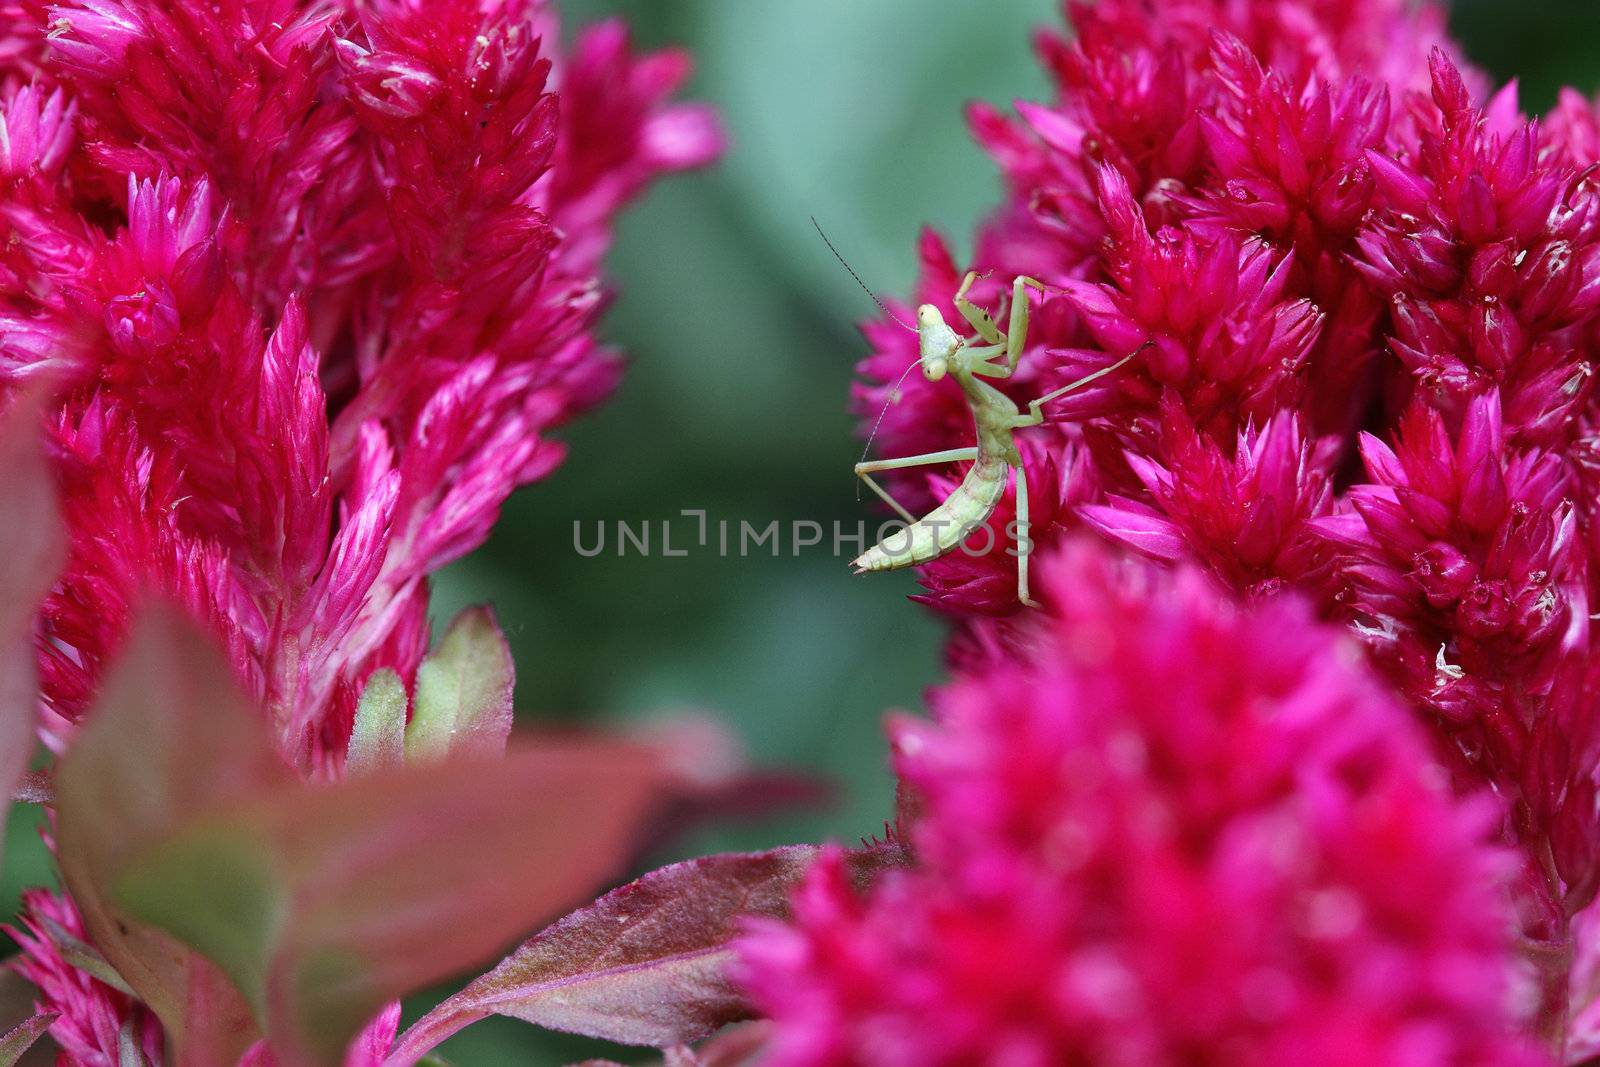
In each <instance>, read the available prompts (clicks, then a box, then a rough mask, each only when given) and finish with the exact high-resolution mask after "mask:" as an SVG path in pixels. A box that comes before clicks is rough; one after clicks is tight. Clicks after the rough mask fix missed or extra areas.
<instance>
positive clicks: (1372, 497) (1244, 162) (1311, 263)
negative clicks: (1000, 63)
mask: <svg viewBox="0 0 1600 1067" xmlns="http://www.w3.org/2000/svg"><path fill="white" fill-rule="evenodd" d="M1069 14H1070V16H1071V18H1072V19H1073V21H1074V23H1075V25H1076V29H1077V31H1078V32H1077V35H1076V37H1075V38H1074V39H1073V40H1072V41H1071V42H1070V43H1068V42H1066V41H1063V40H1060V39H1057V38H1054V37H1046V38H1044V43H1043V47H1042V52H1043V59H1044V62H1045V65H1046V67H1047V68H1048V70H1049V72H1050V73H1051V74H1052V76H1053V77H1054V78H1055V80H1056V82H1057V84H1058V87H1059V91H1060V92H1059V97H1058V99H1056V100H1055V101H1054V102H1053V103H1051V104H1050V105H1048V106H1044V105H1038V104H1028V103H1023V104H1019V105H1018V117H1017V118H1008V117H1005V116H1002V115H1001V114H1000V113H999V112H997V111H995V110H993V109H990V108H986V107H979V108H976V109H975V110H974V112H973V116H972V119H973V127H974V132H975V134H976V136H977V138H978V139H979V141H980V142H981V143H982V144H983V145H984V146H985V147H986V148H987V149H988V150H989V152H990V154H991V155H993V156H994V158H995V160H996V162H997V164H998V165H999V167H1000V170H1001V171H1002V173H1003V175H1004V177H1005V179H1006V183H1007V194H1008V195H1007V198H1006V201H1005V202H1004V203H1003V204H1002V205H1001V206H1000V207H999V208H998V209H996V210H995V211H994V213H993V214H992V215H991V217H990V219H989V221H988V222H987V223H986V224H985V225H984V227H983V228H982V230H981V231H980V233H979V235H978V241H977V251H976V254H975V257H974V260H975V261H974V263H973V264H972V267H974V268H976V269H979V270H982V271H986V272H988V276H987V278H986V279H985V281H984V282H982V283H980V285H979V286H977V287H975V290H974V292H975V294H976V298H977V299H978V300H979V302H980V303H984V304H986V305H987V306H989V307H991V308H999V309H1000V310H1002V311H1003V306H1002V305H1003V301H1004V298H1005V293H1006V283H1007V282H1008V281H1009V279H1011V278H1013V277H1015V276H1016V275H1019V274H1027V275H1031V276H1033V277H1036V278H1040V279H1042V280H1044V281H1045V282H1046V283H1048V284H1049V285H1051V286H1053V287H1056V289H1057V290H1058V291H1051V292H1046V293H1044V294H1042V295H1039V294H1030V295H1029V297H1028V299H1029V300H1030V301H1031V304H1032V309H1031V310H1032V315H1031V319H1032V322H1031V325H1030V331H1029V345H1028V350H1027V351H1026V352H1025V353H1024V355H1023V357H1022V364H1021V366H1022V370H1021V372H1020V373H1019V374H1018V375H1017V377H1016V378H1015V379H1014V380H1012V381H1008V382H1006V383H1003V384H1004V388H1005V389H1006V390H1007V391H1008V393H1010V394H1011V395H1012V396H1014V397H1015V398H1016V399H1017V400H1019V401H1026V400H1029V399H1031V398H1032V397H1035V396H1037V395H1039V394H1040V393H1042V392H1044V391H1045V390H1046V389H1048V388H1051V387H1055V386H1058V385H1061V384H1064V383H1066V382H1069V381H1072V380H1074V379H1076V378H1077V377H1079V376H1081V375H1083V374H1086V373H1088V372H1090V371H1093V370H1097V369H1100V368H1104V367H1107V366H1110V365H1111V364H1113V363H1114V362H1116V361H1118V360H1121V359H1123V358H1124V357H1126V356H1128V355H1129V354H1130V353H1132V354H1134V355H1133V359H1132V360H1131V361H1130V362H1129V363H1128V364H1127V365H1126V366H1125V367H1124V368H1123V369H1122V370H1120V371H1118V372H1117V373H1115V374H1111V375H1108V376H1106V377H1104V378H1102V379H1100V380H1099V381H1097V382H1096V383H1094V385H1093V386H1092V387H1091V388H1088V389H1084V390H1082V391H1081V392H1079V393H1077V394H1073V395H1069V396H1065V397H1062V398H1061V399H1060V400H1059V401H1057V402H1055V403H1053V404H1052V405H1051V406H1050V407H1049V408H1048V409H1047V412H1048V414H1049V415H1050V416H1051V421H1050V422H1047V424H1046V425H1045V426H1042V427H1039V428H1037V429H1031V430H1027V431H1024V433H1023V437H1024V438H1025V440H1024V441H1023V443H1022V451H1023V455H1024V456H1025V457H1026V458H1027V459H1028V461H1029V462H1030V464H1032V465H1034V466H1035V467H1039V466H1040V465H1041V464H1045V463H1047V462H1049V463H1053V466H1054V472H1053V473H1052V474H1051V475H1050V476H1049V478H1046V479H1043V480H1044V481H1045V483H1046V484H1049V483H1050V482H1053V481H1054V480H1055V479H1058V478H1060V477H1061V476H1062V475H1063V472H1067V471H1071V472H1072V476H1073V477H1074V478H1075V479H1077V481H1076V483H1075V484H1074V485H1070V486H1061V487H1060V488H1059V489H1055V490H1054V491H1053V496H1054V497H1055V498H1056V499H1059V500H1066V501H1069V502H1070V504H1071V505H1072V506H1069V507H1066V508H1062V507H1052V508H1049V509H1046V510H1042V511H1041V513H1040V514H1039V515H1038V516H1036V519H1035V528H1034V530H1033V537H1034V539H1035V540H1036V541H1038V542H1040V543H1041V544H1045V545H1049V544H1053V543H1056V542H1059V541H1060V540H1062V539H1063V538H1066V537H1069V536H1071V535H1072V534H1073V533H1074V531H1077V530H1081V529H1082V528H1083V527H1085V526H1088V527H1090V528H1092V529H1093V530H1095V531H1097V532H1098V533H1100V534H1102V535H1104V536H1106V537H1109V538H1112V539H1115V540H1118V541H1120V542H1122V543H1124V544H1126V545H1128V546H1130V547H1132V548H1134V549H1136V550H1138V551H1139V552H1141V553H1143V554H1144V555H1146V556H1148V557H1151V558H1153V559H1157V560H1161V561H1165V562H1168V563H1177V562H1179V561H1184V560H1189V561H1195V562H1198V563H1200V564H1202V565H1203V566H1205V567H1206V568H1207V569H1208V570H1209V571H1210V572H1211V573H1212V574H1214V575H1215V576H1217V577H1218V578H1220V579H1222V580H1223V581H1224V582H1225V583H1226V584H1227V585H1229V586H1230V587H1232V588H1233V589H1234V590H1236V591H1237V592H1238V593H1240V594H1243V595H1247V596H1250V597H1260V596H1262V595H1263V594H1270V593H1274V592H1276V591H1279V590H1281V589H1286V588H1298V589H1300V590H1302V591H1304V592H1306V593H1308V594H1310V595H1311V596H1312V597H1313V602H1314V604H1315V605H1316V607H1317V609H1318V610H1319V611H1320V612H1321V613H1322V614H1323V615H1324V616H1326V617H1328V618H1330V619H1337V620H1339V621H1342V622H1346V623H1348V624H1350V625H1351V627H1352V628H1353V629H1354V631H1355V632H1356V633H1357V635H1358V636H1359V637H1360V639H1361V641H1362V644H1363V646H1364V647H1365V648H1366V649H1367V651H1368V652H1369V654H1370V656H1371V658H1372V660H1373V662H1374V663H1375V665H1376V666H1378V667H1379V668H1380V669H1381V672H1382V673H1383V675H1384V677H1385V678H1386V679H1388V680H1389V681H1390V682H1391V683H1392V685H1393V686H1394V687H1395V689H1396V691H1397V693H1398V694H1399V695H1400V696H1401V697H1402V698H1403V699H1404V700H1405V701H1406V702H1407V703H1409V704H1411V705H1412V706H1414V707H1416V708H1417V709H1418V710H1419V711H1421V712H1422V713H1423V717H1424V720H1425V721H1427V722H1429V723H1430V724H1431V725H1432V727H1433V728H1434V729H1435V730H1436V732H1437V735H1438V737H1439V738H1440V739H1441V740H1442V741H1443V743H1442V744H1441V745H1440V749H1439V751H1440V753H1441V758H1443V759H1444V760H1446V761H1447V763H1448V765H1449V769H1450V772H1451V776H1452V779H1453V780H1454V781H1455V782H1456V783H1457V784H1458V786H1459V787H1460V788H1462V789H1464V790H1468V791H1481V790H1483V789H1484V788H1485V787H1486V786H1487V787H1492V789H1493V790H1494V791H1495V792H1496V793H1497V794H1498V795H1499V796H1500V797H1501V798H1502V799H1503V800H1504V802H1505V804H1506V809H1505V815H1506V818H1505V823H1504V831H1505V834H1506V836H1507V838H1508V839H1513V840H1515V841H1516V842H1518V843H1519V844H1520V845H1522V846H1523V849H1524V856H1525V869H1524V871H1523V874H1522V876H1521V877H1520V879H1519V903H1520V909H1519V914H1520V918H1521V921H1522V924H1523V929H1524V932H1525V933H1526V934H1527V935H1528V937H1529V938H1530V952H1531V954H1532V956H1533V957H1534V958H1536V959H1537V960H1538V961H1539V965H1540V967H1541V969H1542V970H1543V972H1544V983H1545V988H1544V1001H1543V1009H1542V1022H1541V1028H1542V1029H1544V1030H1545V1031H1546V1032H1548V1033H1551V1034H1554V1033H1555V1032H1556V1031H1558V1030H1559V1028H1560V1017H1561V1014H1562V1011H1563V1008H1562V1002H1563V1001H1564V999H1565V998H1564V994H1563V993H1562V989H1563V987H1564V985H1565V982H1566V974H1565V968H1566V964H1565V963H1564V962H1563V960H1564V953H1565V952H1566V951H1567V949H1568V948H1569V947H1570V944H1569V942H1568V934H1567V926H1568V923H1569V921H1570V919H1571V918H1572V917H1573V916H1574V915H1575V914H1577V913H1578V912H1579V911H1581V910H1582V909H1583V908H1584V907H1585V906H1586V905H1587V904H1588V903H1589V902H1590V901H1591V900H1592V898H1593V897H1594V894H1595V891H1596V888H1597V886H1600V847H1597V845H1596V838H1597V816H1596V811H1595V801H1594V797H1595V792H1596V785H1595V781H1596V770H1597V759H1600V745H1597V740H1600V739H1597V738H1596V736H1595V727H1596V721H1597V720H1596V716H1595V715H1594V710H1593V709H1594V707H1595V694H1596V693H1597V692H1600V689H1597V687H1596V683H1597V680H1600V675H1597V673H1596V666H1595V665H1596V663H1597V662H1600V658H1597V657H1596V655H1595V653H1594V650H1593V648H1592V644H1593V641H1594V637H1593V635H1592V632H1591V625H1590V612H1591V611H1592V610H1593V609H1592V608H1591V604H1592V602H1593V600H1594V598H1595V596H1596V595H1597V594H1600V586H1597V585H1596V579H1597V574H1596V568H1595V567H1593V566H1592V565H1591V562H1590V561H1591V559H1592V558H1593V557H1594V556H1595V553H1596V552H1597V551H1600V518H1597V516H1600V431H1597V430H1596V427H1597V425H1600V413H1597V412H1596V410H1595V407H1596V400H1595V398H1594V390H1593V387H1592V382H1591V378H1592V375H1593V367H1592V361H1591V359H1590V358H1589V355H1588V349H1589V348H1590V347H1592V340H1593V337H1594V334H1595V328H1596V323H1597V321H1600V282H1597V278H1600V274H1597V271H1600V252H1597V250H1596V247H1597V246H1596V241H1597V234H1600V219H1597V217H1596V209H1595V203H1596V200H1595V197H1596V188H1597V186H1596V184H1595V182H1594V180H1593V175H1592V166H1591V164H1592V163H1593V160H1594V157H1595V154H1596V150H1595V146H1596V145H1597V144H1600V132H1597V131H1600V120H1597V118H1596V115H1597V113H1600V112H1597V110H1596V108H1595V107H1594V106H1593V105H1591V104H1590V103H1589V102H1588V101H1585V100H1583V99H1581V98H1580V97H1578V96H1576V95H1574V94H1570V93H1569V94H1567V95H1565V96H1563V98H1562V100H1561V102H1560V103H1559V105H1558V106H1557V108H1556V110H1555V112H1554V113H1553V115H1552V116H1551V117H1550V118H1549V119H1548V120H1547V121H1545V122H1544V123H1542V124H1540V123H1534V122H1529V121H1527V119H1525V118H1524V116H1522V115H1521V114H1520V112H1519V110H1518V104H1517V99H1516V93H1515V87H1514V85H1513V86H1511V87H1508V88H1506V89H1503V90H1501V91H1499V92H1498V93H1495V94H1494V95H1492V96H1490V95H1488V94H1487V93H1486V91H1485V85H1484V81H1483V79H1482V78H1481V77H1480V76H1478V75H1477V74H1475V73H1473V72H1472V71H1470V70H1466V71H1463V70H1462V69H1461V67H1460V65H1459V63H1458V62H1457V61H1456V60H1454V59H1453V58H1452V50H1451V48H1450V46H1449V45H1448V43H1447V42H1445V41H1444V40H1443V38H1442V36H1441V27H1442V19H1441V13H1440V11H1439V10H1438V9H1436V8H1435V7H1434V6H1432V5H1428V4H1422V5H1412V4H1402V3H1398V2H1381V0H1373V2H1362V3H1340V4H1335V3H1323V2H1317V0H1274V2H1269V3H1232V2H1225V0H1106V2H1102V3H1098V4H1093V5H1089V4H1073V5H1069ZM942 248H943V245H942V244H940V243H939V241H938V239H937V238H936V237H932V236H930V237H927V238H925V239H924V242H923V253H924V254H923V277H922V281H921V284H920V286H919V292H918V294H917V297H918V300H919V301H920V300H932V301H933V302H935V303H937V304H940V306H943V303H942V302H943V301H944V300H947V299H948V297H949V293H950V292H951V291H953V290H952V286H953V285H954V284H955V282H956V281H957V280H958V279H959V277H960V276H961V274H962V273H963V269H962V266H961V265H958V264H956V263H954V262H951V261H950V260H949V257H948V256H947V255H945V254H943V252H942ZM930 250H932V252H931V254H930ZM868 336H869V339H870V340H871V341H872V342H873V344H874V345H875V346H876V348H877V349H878V351H877V353H876V354H874V355H873V356H872V357H870V358H869V359H868V360H866V361H865V362H864V363H863V364H862V367H861V370H862V373H863V376H864V377H865V378H866V379H867V380H868V382H869V383H870V384H868V385H866V386H861V387H858V388H857V390H856V392H855V394H854V403H855V407H856V410H857V412H858V413H859V414H861V415H863V416H872V415H874V414H875V413H876V410H877V408H878V407H879V406H880V405H881V404H883V403H885V402H886V401H888V402H889V403H888V409H887V414H886V415H885V416H884V418H883V420H882V429H881V432H880V435H879V440H880V441H882V445H881V451H882V453H883V454H885V455H897V454H909V453H913V452H927V451H935V450H938V449H941V448H950V447H953V446H956V445H959V444H965V443H968V442H969V441H970V440H971V434H972V430H971V427H970V424H969V422H968V421H967V419H966V418H965V416H964V413H963V412H962V409H961V406H960V398H959V396H958V395H957V394H956V390H955V387H954V386H953V385H952V384H951V383H949V382H939V383H926V382H921V381H912V382H911V383H910V384H908V385H905V386H902V387H901V388H900V389H899V390H898V391H896V390H895V389H894V388H893V387H892V385H891V383H892V382H894V380H895V378H896V376H897V375H898V374H899V373H900V371H901V370H902V369H903V368H904V367H905V366H906V365H907V364H908V363H909V361H910V359H911V358H912V357H913V355H914V350H913V348H912V346H911V344H910V339H909V337H907V336H906V335H904V334H903V333H899V332H895V331H893V330H891V329H889V328H888V327H886V326H883V325H881V324H877V325H874V326H873V327H871V328H870V329H869V333H868ZM896 397H898V399H896ZM1361 431H1365V432H1361ZM948 476H949V475H948V472H936V473H932V474H929V473H923V472H904V473H902V474H901V475H900V477H899V479H898V481H897V484H896V486H895V488H896V491H897V493H903V494H904V496H905V498H906V499H912V500H925V501H932V500H934V499H936V498H937V496H938V493H939V491H940V490H941V489H942V488H943V483H942V482H941V481H939V479H942V478H947V477H948ZM1039 481H1041V479H1040V476H1039V472H1038V471H1035V472H1034V474H1033V476H1032V482H1039ZM1010 507H1011V498H1010V497H1009V496H1008V497H1007V498H1006V500H1005V501H1004V502H1003V503H1002V505H1001V510H1000V514H1001V515H1005V514H1008V510H1007V509H1009V508H1010ZM1011 565H1012V563H1011V560H1010V559H1009V558H1006V557H999V556H991V557H986V558H984V559H980V560H978V561H971V560H966V559H950V558H947V559H944V560H939V561H936V562H934V563H932V564H929V565H927V566H925V567H924V568H923V569H922V580H923V583H924V585H925V586H926V588H927V589H928V590H929V594H930V595H929V597H928V598H927V599H929V600H930V601H931V602H933V603H934V604H936V605H937V606H938V608H939V609H940V610H941V611H942V612H944V613H946V614H949V615H952V616H957V617H959V616H961V615H963V614H964V615H966V616H967V621H966V622H965V623H964V624H963V625H962V626H961V627H960V628H959V629H958V632H957V634H956V636H955V638H954V641H953V643H952V647H951V657H952V660H953V661H954V662H957V663H960V664H965V665H975V664H985V663H991V662H994V661H996V660H999V661H1004V660H1006V659H1007V658H1010V657H1013V656H1015V655H1017V654H1018V649H1019V643H1018V642H1019V639H1018V636H1017V625H1016V623H1015V621H1013V620H996V619H995V618H994V617H995V616H1000V615H1005V614H1007V613H1009V612H1015V611H1016V610H1017V608H1018V605H1017V603H1016V601H1015V599H1014V598H1013V597H1008V596H1007V594H1006V588H1005V584H1004V579H1005V576H1006V574H1007V573H1008V572H1009V570H1010V568H1011ZM980 620H981V621H980Z"/></svg>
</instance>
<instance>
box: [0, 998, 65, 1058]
mask: <svg viewBox="0 0 1600 1067" xmlns="http://www.w3.org/2000/svg"><path fill="white" fill-rule="evenodd" d="M59 1015H60V1013H59V1012H53V1011H43V1012H40V1013H39V1014H38V1015H35V1016H33V1017H32V1018H29V1019H24V1020H23V1021H22V1022H20V1023H18V1024H17V1025H16V1026H15V1027H14V1028H12V1029H11V1030H10V1031H8V1032H7V1033H6V1035H5V1036H4V1037H0V1067H15V1065H16V1062H17V1061H18V1060H20V1059H22V1056H23V1053H25V1052H27V1051H28V1050H29V1049H30V1048H32V1047H33V1045H34V1042H36V1041H38V1040H39V1038H41V1037H43V1036H44V1032H45V1031H46V1030H48V1029H50V1024H51V1023H53V1022H55V1021H56V1019H57V1018H58V1017H59Z"/></svg>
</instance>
